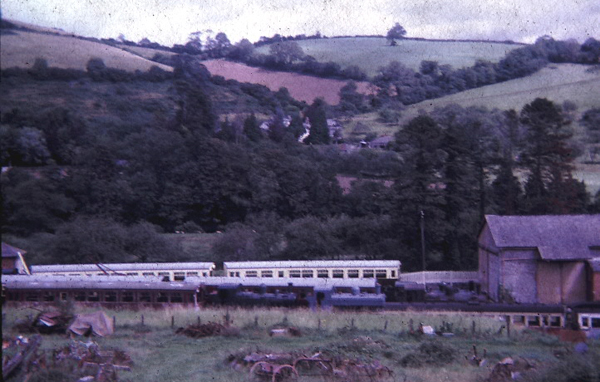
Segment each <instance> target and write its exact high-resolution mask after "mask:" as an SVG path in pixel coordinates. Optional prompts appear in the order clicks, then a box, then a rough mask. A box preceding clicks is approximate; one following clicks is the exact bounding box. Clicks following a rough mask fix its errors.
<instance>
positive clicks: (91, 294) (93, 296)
mask: <svg viewBox="0 0 600 382" xmlns="http://www.w3.org/2000/svg"><path fill="white" fill-rule="evenodd" d="M87 300H88V301H100V295H99V294H98V292H95V291H92V292H88V295H87Z"/></svg>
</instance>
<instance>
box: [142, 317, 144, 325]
mask: <svg viewBox="0 0 600 382" xmlns="http://www.w3.org/2000/svg"><path fill="white" fill-rule="evenodd" d="M142 326H144V315H143V314H142Z"/></svg>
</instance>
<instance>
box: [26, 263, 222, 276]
mask: <svg viewBox="0 0 600 382" xmlns="http://www.w3.org/2000/svg"><path fill="white" fill-rule="evenodd" d="M214 267H215V264H214V263H207V262H194V263H114V264H109V263H102V264H53V265H32V266H31V271H32V272H33V273H34V274H35V273H41V272H99V271H104V270H105V271H107V272H109V273H110V272H111V271H118V272H126V271H158V270H167V271H176V270H183V271H188V270H212V269H214Z"/></svg>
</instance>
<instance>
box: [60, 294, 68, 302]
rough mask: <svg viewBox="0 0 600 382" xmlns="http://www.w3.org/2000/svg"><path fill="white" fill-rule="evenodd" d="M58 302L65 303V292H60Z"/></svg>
mask: <svg viewBox="0 0 600 382" xmlns="http://www.w3.org/2000/svg"><path fill="white" fill-rule="evenodd" d="M60 301H67V292H60Z"/></svg>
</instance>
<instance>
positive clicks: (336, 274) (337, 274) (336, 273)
mask: <svg viewBox="0 0 600 382" xmlns="http://www.w3.org/2000/svg"><path fill="white" fill-rule="evenodd" d="M332 273H333V276H332V277H333V278H334V279H343V278H344V270H343V269H334V270H333V271H332Z"/></svg>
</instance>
